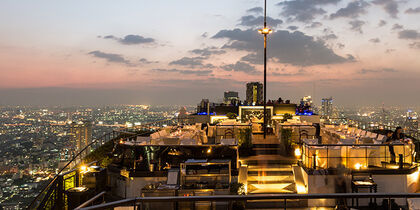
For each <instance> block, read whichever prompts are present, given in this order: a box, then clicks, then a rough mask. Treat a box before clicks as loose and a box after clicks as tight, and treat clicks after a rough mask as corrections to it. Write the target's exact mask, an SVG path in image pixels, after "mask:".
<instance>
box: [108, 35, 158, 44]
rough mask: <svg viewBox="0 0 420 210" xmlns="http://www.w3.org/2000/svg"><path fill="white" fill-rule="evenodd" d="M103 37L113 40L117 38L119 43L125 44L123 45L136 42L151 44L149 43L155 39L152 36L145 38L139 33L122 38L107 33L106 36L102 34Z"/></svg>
mask: <svg viewBox="0 0 420 210" xmlns="http://www.w3.org/2000/svg"><path fill="white" fill-rule="evenodd" d="M103 38H104V39H113V40H117V41H118V42H119V43H121V44H125V45H136V44H151V43H155V40H154V39H152V38H145V37H143V36H140V35H133V34H130V35H127V36H125V37H124V38H119V37H115V36H113V35H108V36H104V37H103Z"/></svg>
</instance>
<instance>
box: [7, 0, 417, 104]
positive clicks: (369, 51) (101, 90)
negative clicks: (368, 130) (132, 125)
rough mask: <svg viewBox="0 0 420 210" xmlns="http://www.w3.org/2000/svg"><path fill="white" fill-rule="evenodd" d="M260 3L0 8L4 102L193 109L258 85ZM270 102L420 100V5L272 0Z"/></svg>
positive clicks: (98, 1)
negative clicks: (304, 99) (205, 100)
mask: <svg viewBox="0 0 420 210" xmlns="http://www.w3.org/2000/svg"><path fill="white" fill-rule="evenodd" d="M262 5H263V1H262V0H230V1H222V0H213V1H194V0H179V1H164V0H157V1H135V0H132V1H118V2H116V1H111V0H108V1H104V0H91V1H79V0H74V1H68V2H62V1H52V0H40V1H36V2H35V1H29V0H23V1H14V0H3V1H1V2H0V18H1V19H2V20H3V21H1V22H0V30H1V33H0V74H1V76H0V105H1V104H32V103H33V104H60V103H63V104H123V103H155V104H162V103H172V104H195V103H197V102H198V101H200V100H201V98H210V99H212V100H215V101H217V100H218V99H219V98H221V97H222V95H223V91H226V90H234V91H239V92H240V94H241V95H240V96H242V98H243V97H244V93H245V83H246V82H249V81H262V79H263V75H262V70H263V66H262V61H263V57H262V47H263V42H262V37H261V35H260V34H258V32H257V29H258V28H260V27H261V25H262V8H261V6H262ZM267 14H268V16H269V18H268V24H269V27H271V28H273V30H274V33H273V34H271V35H269V45H268V56H269V60H268V82H269V83H268V86H267V87H268V96H269V97H271V98H278V97H282V98H290V99H292V100H295V101H296V100H298V99H299V98H300V97H302V96H304V95H313V96H314V97H315V101H320V99H321V98H322V97H329V96H332V97H334V98H335V99H336V100H335V102H337V103H339V104H382V102H385V103H386V104H389V105H401V104H410V105H416V104H419V102H420V95H419V94H418V90H419V89H420V82H419V81H420V80H419V79H420V71H419V70H420V25H419V24H418V19H419V18H420V2H419V1H416V0H406V1H400V0H356V1H354V0H288V1H281V0H277V1H274V0H268V11H267Z"/></svg>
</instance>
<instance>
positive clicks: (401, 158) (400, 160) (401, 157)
mask: <svg viewBox="0 0 420 210" xmlns="http://www.w3.org/2000/svg"><path fill="white" fill-rule="evenodd" d="M398 156H399V157H400V159H399V160H398V163H399V167H398V168H399V169H403V168H404V162H403V161H404V160H403V159H404V158H403V155H402V154H399V155H398Z"/></svg>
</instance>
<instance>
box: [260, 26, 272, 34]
mask: <svg viewBox="0 0 420 210" xmlns="http://www.w3.org/2000/svg"><path fill="white" fill-rule="evenodd" d="M258 32H259V33H260V34H264V35H265V34H271V33H273V30H271V29H269V28H267V27H265V28H262V29H260V30H258Z"/></svg>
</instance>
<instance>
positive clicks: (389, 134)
mask: <svg viewBox="0 0 420 210" xmlns="http://www.w3.org/2000/svg"><path fill="white" fill-rule="evenodd" d="M393 140H394V133H393V132H392V131H388V132H387V133H386V138H385V139H384V141H383V143H384V144H389V146H388V147H389V153H390V154H391V161H390V163H395V151H394V146H391V144H392V141H393Z"/></svg>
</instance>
